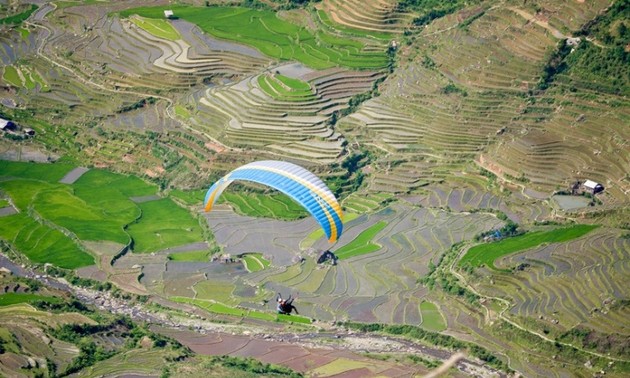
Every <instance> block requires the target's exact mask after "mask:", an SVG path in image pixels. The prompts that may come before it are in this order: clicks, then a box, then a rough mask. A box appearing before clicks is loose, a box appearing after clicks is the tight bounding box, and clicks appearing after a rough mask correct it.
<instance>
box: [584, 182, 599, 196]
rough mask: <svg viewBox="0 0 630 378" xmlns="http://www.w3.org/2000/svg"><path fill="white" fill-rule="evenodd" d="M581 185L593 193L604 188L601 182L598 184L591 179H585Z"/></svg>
mask: <svg viewBox="0 0 630 378" xmlns="http://www.w3.org/2000/svg"><path fill="white" fill-rule="evenodd" d="M582 185H583V186H584V189H586V190H589V191H590V192H591V193H593V194H595V193H599V192H601V191H602V190H604V187H603V186H602V185H601V184H598V183H596V182H595V181H592V180H586V181H584V184H582Z"/></svg>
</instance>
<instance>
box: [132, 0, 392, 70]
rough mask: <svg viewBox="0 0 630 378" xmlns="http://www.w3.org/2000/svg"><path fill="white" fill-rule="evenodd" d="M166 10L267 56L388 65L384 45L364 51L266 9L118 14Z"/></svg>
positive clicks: (319, 63) (314, 63) (319, 64)
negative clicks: (375, 49)
mask: <svg viewBox="0 0 630 378" xmlns="http://www.w3.org/2000/svg"><path fill="white" fill-rule="evenodd" d="M165 9H171V10H173V12H174V14H175V16H176V17H178V18H181V19H184V20H186V21H189V22H192V23H194V24H196V25H198V26H199V27H200V28H201V29H202V30H203V31H205V32H207V33H209V34H211V35H213V36H215V37H218V38H222V39H226V40H231V41H237V42H241V43H245V44H248V45H251V46H253V47H255V48H257V49H259V50H260V51H261V52H263V53H264V54H266V55H268V56H270V57H273V58H277V59H281V60H297V61H300V62H302V63H304V64H306V65H307V66H310V67H313V68H316V69H324V68H329V67H334V66H337V65H339V66H344V67H348V68H356V69H379V68H383V67H385V66H386V65H387V56H386V54H385V48H383V52H368V51H364V47H365V45H364V44H363V43H361V42H358V41H353V40H351V39H348V38H339V37H335V36H333V35H332V34H329V33H325V32H319V33H315V34H314V33H313V32H311V31H310V30H309V29H307V28H304V27H300V26H298V25H295V24H292V23H290V22H287V21H283V20H281V19H280V18H278V17H277V16H276V13H275V12H272V11H269V10H255V9H248V8H239V7H229V8H227V7H205V8H201V7H190V6H184V5H170V6H166V7H143V8H134V9H129V10H125V11H122V12H121V15H122V16H123V17H129V16H131V15H134V14H137V15H140V16H142V17H146V18H154V19H161V18H163V17H164V13H163V11H164V10H165Z"/></svg>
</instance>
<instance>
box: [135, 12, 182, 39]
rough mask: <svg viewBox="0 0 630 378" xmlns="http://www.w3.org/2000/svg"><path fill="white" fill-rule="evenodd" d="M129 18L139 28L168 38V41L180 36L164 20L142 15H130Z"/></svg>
mask: <svg viewBox="0 0 630 378" xmlns="http://www.w3.org/2000/svg"><path fill="white" fill-rule="evenodd" d="M130 20H131V22H133V23H134V24H136V25H137V26H138V27H140V28H141V29H143V30H145V31H147V32H149V33H151V34H153V35H154V36H156V37H159V38H163V39H168V40H169V41H176V40H178V39H181V38H182V37H181V35H179V33H178V32H177V30H175V28H174V27H173V25H171V24H170V23H169V22H168V21H166V20H157V19H154V18H144V17H131V18H130Z"/></svg>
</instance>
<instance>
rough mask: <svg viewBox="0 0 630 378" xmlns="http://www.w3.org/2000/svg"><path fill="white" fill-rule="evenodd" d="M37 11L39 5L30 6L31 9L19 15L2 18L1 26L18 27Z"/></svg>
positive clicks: (0, 20) (0, 19)
mask: <svg viewBox="0 0 630 378" xmlns="http://www.w3.org/2000/svg"><path fill="white" fill-rule="evenodd" d="M36 10H37V5H35V4H30V5H29V7H28V8H27V9H26V10H24V11H22V12H20V13H17V14H14V15H12V16H8V17H3V18H0V25H17V24H21V23H22V22H23V21H24V20H26V19H27V18H29V17H30V16H31V14H33V12H35V11H36Z"/></svg>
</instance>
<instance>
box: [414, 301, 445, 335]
mask: <svg viewBox="0 0 630 378" xmlns="http://www.w3.org/2000/svg"><path fill="white" fill-rule="evenodd" d="M420 312H421V313H422V324H421V325H420V326H421V327H422V328H424V329H426V330H428V331H433V332H441V331H444V330H445V329H446V323H445V322H444V318H443V317H442V314H441V313H440V309H439V308H438V307H437V306H436V305H435V303H431V302H427V301H423V302H422V303H420Z"/></svg>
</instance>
